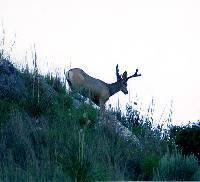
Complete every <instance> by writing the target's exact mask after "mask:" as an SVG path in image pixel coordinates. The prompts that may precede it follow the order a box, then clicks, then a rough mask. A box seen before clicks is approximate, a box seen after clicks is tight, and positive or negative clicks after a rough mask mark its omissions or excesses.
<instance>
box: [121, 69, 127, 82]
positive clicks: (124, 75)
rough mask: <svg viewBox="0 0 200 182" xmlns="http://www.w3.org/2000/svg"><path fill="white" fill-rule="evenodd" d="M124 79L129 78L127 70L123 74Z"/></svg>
mask: <svg viewBox="0 0 200 182" xmlns="http://www.w3.org/2000/svg"><path fill="white" fill-rule="evenodd" d="M122 78H123V80H126V79H127V71H124V73H123V75H122Z"/></svg>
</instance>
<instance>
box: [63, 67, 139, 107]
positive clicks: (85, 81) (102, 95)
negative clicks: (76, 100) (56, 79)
mask: <svg viewBox="0 0 200 182" xmlns="http://www.w3.org/2000/svg"><path fill="white" fill-rule="evenodd" d="M138 76H141V74H138V69H136V71H135V73H134V74H133V75H132V76H129V77H127V71H125V72H124V73H123V74H122V75H120V74H119V68H118V65H117V66H116V77H117V81H116V82H115V83H111V84H108V83H105V82H104V81H102V80H99V79H96V78H93V77H91V76H89V75H88V74H86V73H85V72H84V71H83V70H82V69H80V68H73V69H70V70H69V71H68V72H67V73H66V79H67V82H68V84H69V86H70V88H71V90H76V91H78V92H79V93H80V94H81V95H83V96H85V97H88V98H90V99H91V100H92V101H93V102H94V103H95V104H96V105H97V106H99V107H100V108H101V107H104V106H105V103H106V101H108V99H109V98H110V97H111V96H112V95H114V94H116V93H117V92H119V91H122V92H123V93H124V94H125V95H126V94H128V90H127V82H128V80H129V79H130V78H133V77H138Z"/></svg>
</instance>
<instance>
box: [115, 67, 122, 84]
mask: <svg viewBox="0 0 200 182" xmlns="http://www.w3.org/2000/svg"><path fill="white" fill-rule="evenodd" d="M116 76H117V81H119V80H121V76H120V74H119V68H118V64H117V66H116Z"/></svg>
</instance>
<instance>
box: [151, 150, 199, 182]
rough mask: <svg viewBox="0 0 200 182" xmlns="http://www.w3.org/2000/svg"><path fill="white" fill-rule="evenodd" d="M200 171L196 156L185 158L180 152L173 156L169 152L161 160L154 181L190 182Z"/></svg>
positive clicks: (174, 153) (173, 153)
mask: <svg viewBox="0 0 200 182" xmlns="http://www.w3.org/2000/svg"><path fill="white" fill-rule="evenodd" d="M198 170H199V166H198V161H197V160H196V158H195V157H194V155H189V156H184V155H182V154H181V153H180V152H178V151H174V152H172V153H171V154H170V153H169V152H167V153H166V154H165V155H164V156H163V157H162V158H161V160H160V163H159V167H158V168H157V169H156V170H155V171H154V177H153V180H155V181H174V180H175V181H189V180H192V178H193V176H194V175H195V173H196V172H197V171H198ZM196 175H198V174H196Z"/></svg>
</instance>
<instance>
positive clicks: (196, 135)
mask: <svg viewBox="0 0 200 182" xmlns="http://www.w3.org/2000/svg"><path fill="white" fill-rule="evenodd" d="M170 137H171V139H173V140H174V142H175V144H176V145H178V147H179V149H180V150H181V151H182V152H183V154H185V155H190V154H194V155H195V156H196V157H197V158H198V160H199V162H200V127H199V125H198V124H193V125H191V126H190V125H188V126H184V127H180V126H174V127H172V128H171V129H170Z"/></svg>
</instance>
